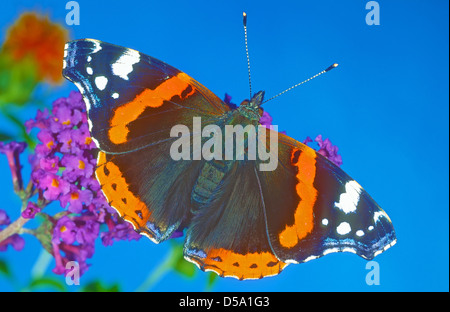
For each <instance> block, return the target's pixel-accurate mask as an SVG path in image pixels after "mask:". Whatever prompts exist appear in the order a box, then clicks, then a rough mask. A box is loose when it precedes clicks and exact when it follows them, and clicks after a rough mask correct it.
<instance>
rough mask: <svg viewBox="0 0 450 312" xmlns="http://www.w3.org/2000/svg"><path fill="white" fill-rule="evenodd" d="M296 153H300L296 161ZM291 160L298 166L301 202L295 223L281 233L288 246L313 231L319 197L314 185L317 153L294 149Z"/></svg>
mask: <svg viewBox="0 0 450 312" xmlns="http://www.w3.org/2000/svg"><path fill="white" fill-rule="evenodd" d="M295 153H299V156H298V160H297V161H296V162H295V160H294V154H295ZM291 161H293V163H292V164H293V165H295V166H297V168H298V173H297V180H298V183H297V185H296V191H297V194H298V196H299V197H300V202H299V203H298V206H297V208H296V210H295V214H294V224H293V225H290V226H289V225H287V226H286V228H285V229H284V230H283V231H281V233H280V234H279V239H280V244H281V245H282V246H283V247H286V248H292V247H294V246H296V245H297V243H298V241H299V240H300V239H302V238H304V237H305V236H306V235H308V234H309V233H311V231H312V229H313V226H314V214H313V209H314V204H315V202H316V198H317V190H316V189H315V188H314V185H313V183H314V178H315V176H316V153H315V152H314V151H313V150H310V149H305V150H302V151H300V150H298V149H294V150H293V151H292V157H291Z"/></svg>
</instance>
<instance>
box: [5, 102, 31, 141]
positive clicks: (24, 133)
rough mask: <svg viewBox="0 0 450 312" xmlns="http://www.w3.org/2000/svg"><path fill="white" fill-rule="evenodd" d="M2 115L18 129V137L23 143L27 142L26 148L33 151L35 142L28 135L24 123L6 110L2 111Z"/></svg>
mask: <svg viewBox="0 0 450 312" xmlns="http://www.w3.org/2000/svg"><path fill="white" fill-rule="evenodd" d="M2 113H3V115H4V116H5V117H6V118H8V119H9V120H10V121H11V122H12V123H13V124H15V125H16V126H17V128H19V132H20V137H21V138H22V139H23V140H25V142H27V144H28V146H29V147H30V148H31V149H34V147H35V146H36V141H35V140H34V139H33V138H32V137H31V136H30V135H29V134H28V132H27V130H26V128H25V123H24V122H22V121H21V120H20V119H19V118H18V117H16V116H14V114H13V113H11V112H9V111H8V110H6V109H4V108H3V109H2Z"/></svg>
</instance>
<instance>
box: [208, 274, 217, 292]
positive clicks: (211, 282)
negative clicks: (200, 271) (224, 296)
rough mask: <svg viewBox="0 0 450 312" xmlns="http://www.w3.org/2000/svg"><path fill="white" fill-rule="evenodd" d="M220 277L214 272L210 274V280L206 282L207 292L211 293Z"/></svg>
mask: <svg viewBox="0 0 450 312" xmlns="http://www.w3.org/2000/svg"><path fill="white" fill-rule="evenodd" d="M218 277H219V275H217V274H216V273H213V272H208V280H207V282H206V289H205V290H206V291H211V290H212V288H213V286H214V284H215V283H216V282H217V280H218Z"/></svg>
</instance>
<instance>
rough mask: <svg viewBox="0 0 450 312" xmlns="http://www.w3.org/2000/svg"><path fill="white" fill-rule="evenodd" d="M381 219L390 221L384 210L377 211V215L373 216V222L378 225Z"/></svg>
mask: <svg viewBox="0 0 450 312" xmlns="http://www.w3.org/2000/svg"><path fill="white" fill-rule="evenodd" d="M381 217H384V218H388V219H389V217H388V216H387V214H386V213H385V212H384V211H383V210H380V211H375V213H374V214H373V221H374V222H375V223H377V222H378V220H380V218H381Z"/></svg>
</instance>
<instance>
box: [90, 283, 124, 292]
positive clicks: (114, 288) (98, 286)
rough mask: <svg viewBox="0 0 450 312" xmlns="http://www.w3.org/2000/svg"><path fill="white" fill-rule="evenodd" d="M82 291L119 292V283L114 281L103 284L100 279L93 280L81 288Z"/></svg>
mask: <svg viewBox="0 0 450 312" xmlns="http://www.w3.org/2000/svg"><path fill="white" fill-rule="evenodd" d="M81 291H83V292H119V291H120V285H119V284H118V283H114V284H112V285H110V286H106V285H104V284H103V283H102V282H101V281H100V280H94V281H91V282H89V283H88V284H87V285H86V286H83V288H82V289H81Z"/></svg>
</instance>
